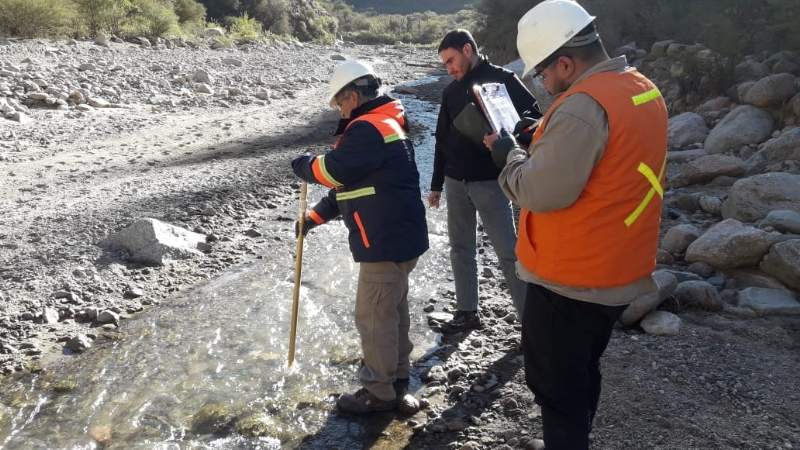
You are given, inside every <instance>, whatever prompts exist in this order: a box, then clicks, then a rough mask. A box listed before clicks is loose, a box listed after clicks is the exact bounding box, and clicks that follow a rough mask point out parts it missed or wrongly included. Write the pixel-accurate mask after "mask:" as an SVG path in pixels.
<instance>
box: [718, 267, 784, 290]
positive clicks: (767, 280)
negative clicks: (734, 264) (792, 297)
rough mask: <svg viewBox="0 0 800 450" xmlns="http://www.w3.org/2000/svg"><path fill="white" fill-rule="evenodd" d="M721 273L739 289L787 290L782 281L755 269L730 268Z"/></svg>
mask: <svg viewBox="0 0 800 450" xmlns="http://www.w3.org/2000/svg"><path fill="white" fill-rule="evenodd" d="M723 273H724V275H725V277H726V278H727V279H729V280H732V281H733V282H734V283H735V285H736V287H737V288H739V289H744V288H749V287H758V288H766V289H783V290H784V291H785V290H787V288H786V286H784V285H783V283H781V282H780V281H778V280H776V279H775V278H773V277H771V276H769V275H767V274H765V273H764V272H762V271H760V270H757V269H730V270H726V271H724V272H723Z"/></svg>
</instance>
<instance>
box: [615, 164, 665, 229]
mask: <svg viewBox="0 0 800 450" xmlns="http://www.w3.org/2000/svg"><path fill="white" fill-rule="evenodd" d="M666 168H667V160H666V159H665V160H664V164H663V165H662V166H661V171H660V172H659V173H658V176H656V174H655V173H654V172H653V169H651V168H650V166H648V165H647V164H645V163H639V173H641V174H642V175H644V177H645V178H647V181H649V182H650V185H651V186H652V187H651V188H650V190H649V191H648V192H647V195H645V197H644V198H643V199H642V202H641V203H639V206H637V207H636V209H635V210H633V212H632V213H631V214H630V215H629V216H628V217H627V218H625V226H626V227H630V226H631V225H633V224H634V223H636V220H637V219H638V218H639V216H641V215H642V213H643V212H644V210H645V209H647V206H648V205H650V202H651V201H652V200H653V197H654V196H655V195H656V194H658V196H659V197H661V198H662V199H663V198H664V187H663V186H661V180H663V179H664V170H665V169H666Z"/></svg>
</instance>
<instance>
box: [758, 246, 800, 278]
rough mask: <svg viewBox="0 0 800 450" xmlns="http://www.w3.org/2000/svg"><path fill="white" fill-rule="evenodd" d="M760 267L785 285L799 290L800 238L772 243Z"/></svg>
mask: <svg viewBox="0 0 800 450" xmlns="http://www.w3.org/2000/svg"><path fill="white" fill-rule="evenodd" d="M760 267H761V270H763V271H764V272H766V273H767V274H769V275H772V276H773V277H775V278H777V279H778V280H780V281H781V282H783V283H784V284H786V285H787V286H789V287H791V288H793V289H796V290H800V239H791V240H788V241H784V242H779V243H777V244H775V245H773V246H772V248H771V249H770V251H769V253H768V254H767V256H766V257H765V258H764V261H762V262H761V266H760Z"/></svg>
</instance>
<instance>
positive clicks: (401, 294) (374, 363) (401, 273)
mask: <svg viewBox="0 0 800 450" xmlns="http://www.w3.org/2000/svg"><path fill="white" fill-rule="evenodd" d="M416 265H417V258H414V259H412V260H410V261H405V262H401V263H395V262H375V263H366V262H365V263H361V264H360V269H359V274H358V291H357V292H356V328H357V329H358V333H359V335H360V336H361V350H362V351H363V353H364V358H363V359H362V362H363V365H362V366H361V370H360V371H359V373H358V376H359V379H360V380H361V383H362V384H363V385H364V387H365V388H367V390H368V391H370V392H371V393H372V394H373V395H374V396H376V397H378V398H379V399H381V400H394V399H395V397H396V393H395V390H394V386H392V383H394V381H395V380H397V379H398V378H408V370H409V365H410V361H409V355H410V354H411V350H413V349H414V345H413V344H412V343H411V340H410V339H409V338H408V329H409V325H410V319H409V315H408V275H409V274H410V273H411V271H412V270H414V267H415V266H416Z"/></svg>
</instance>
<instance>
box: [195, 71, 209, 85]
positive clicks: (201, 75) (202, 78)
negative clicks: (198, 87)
mask: <svg viewBox="0 0 800 450" xmlns="http://www.w3.org/2000/svg"><path fill="white" fill-rule="evenodd" d="M192 80H194V81H196V82H198V83H206V84H213V80H212V79H211V75H209V74H208V72H206V71H205V70H203V69H197V70H196V71H195V72H194V75H192Z"/></svg>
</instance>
